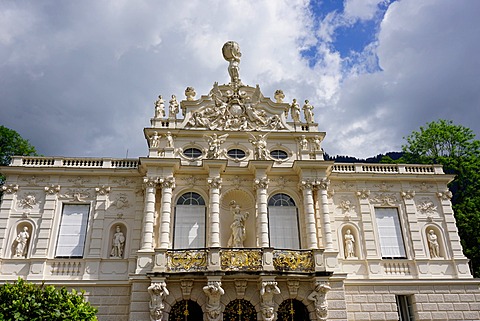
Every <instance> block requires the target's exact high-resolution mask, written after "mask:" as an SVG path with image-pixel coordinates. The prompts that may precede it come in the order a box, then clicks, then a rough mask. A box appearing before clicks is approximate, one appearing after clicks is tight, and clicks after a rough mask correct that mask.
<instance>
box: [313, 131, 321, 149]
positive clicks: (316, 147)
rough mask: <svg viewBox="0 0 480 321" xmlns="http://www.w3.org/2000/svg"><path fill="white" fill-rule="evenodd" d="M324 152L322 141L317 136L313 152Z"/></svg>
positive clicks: (314, 140)
mask: <svg viewBox="0 0 480 321" xmlns="http://www.w3.org/2000/svg"><path fill="white" fill-rule="evenodd" d="M320 150H322V140H321V139H320V137H318V135H315V137H314V138H313V139H312V151H313V152H318V151H320Z"/></svg>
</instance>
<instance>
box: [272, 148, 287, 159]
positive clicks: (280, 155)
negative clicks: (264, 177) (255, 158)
mask: <svg viewBox="0 0 480 321" xmlns="http://www.w3.org/2000/svg"><path fill="white" fill-rule="evenodd" d="M270 156H271V157H272V158H275V159H286V158H287V157H288V154H287V152H286V151H283V150H280V149H275V150H272V151H271V152H270Z"/></svg>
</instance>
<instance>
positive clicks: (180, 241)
mask: <svg viewBox="0 0 480 321" xmlns="http://www.w3.org/2000/svg"><path fill="white" fill-rule="evenodd" d="M173 247H174V248H175V249H188V248H204V247H205V206H200V205H177V206H176V207H175V228H174V237H173Z"/></svg>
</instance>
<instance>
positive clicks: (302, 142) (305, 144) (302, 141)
mask: <svg viewBox="0 0 480 321" xmlns="http://www.w3.org/2000/svg"><path fill="white" fill-rule="evenodd" d="M299 143H300V149H301V150H308V140H307V138H306V137H305V135H302V137H301V138H300V140H299Z"/></svg>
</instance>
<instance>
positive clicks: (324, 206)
mask: <svg viewBox="0 0 480 321" xmlns="http://www.w3.org/2000/svg"><path fill="white" fill-rule="evenodd" d="M329 185H330V181H329V180H328V179H326V178H323V179H321V180H319V181H317V182H316V187H317V191H318V196H317V199H318V200H319V201H320V203H321V206H320V209H321V212H322V215H323V235H324V237H325V249H326V250H327V251H333V236H332V227H331V225H330V209H329V208H328V195H327V189H328V186H329Z"/></svg>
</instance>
